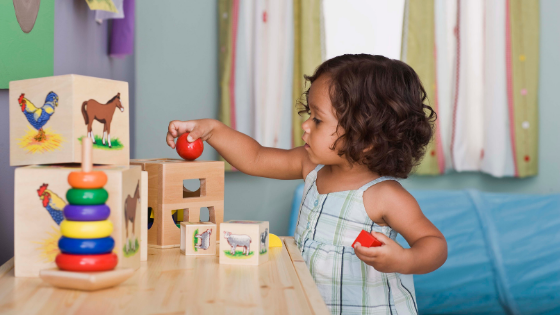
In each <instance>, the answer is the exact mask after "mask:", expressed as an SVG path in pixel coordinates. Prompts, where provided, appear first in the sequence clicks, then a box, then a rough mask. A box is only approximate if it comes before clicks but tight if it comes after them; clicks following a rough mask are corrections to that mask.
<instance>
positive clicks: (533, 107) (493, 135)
mask: <svg viewBox="0 0 560 315" xmlns="http://www.w3.org/2000/svg"><path fill="white" fill-rule="evenodd" d="M538 4H539V3H538V1H522V0H494V1H483V0H469V1H466V0H456V1H446V0H428V1H422V3H420V2H419V1H407V3H406V5H405V18H404V27H403V45H402V47H403V49H402V59H403V61H405V62H407V63H408V64H409V65H411V66H412V67H413V68H414V69H415V70H416V72H417V73H418V74H419V76H420V78H421V80H422V82H423V84H424V87H425V89H426V92H427V94H428V99H429V103H430V105H431V106H432V107H433V108H434V109H435V110H436V112H437V113H438V120H437V121H436V124H435V126H434V138H433V140H432V142H431V143H430V145H429V146H428V149H427V151H426V155H425V157H424V159H423V161H422V163H421V165H420V166H419V167H418V168H417V169H416V173H417V174H422V175H437V174H443V173H445V172H446V171H448V170H451V169H454V170H456V171H482V172H485V173H488V174H491V175H493V176H496V177H503V176H515V177H526V176H533V175H536V174H537V172H538V155H537V154H538V150H537V149H538V102H537V92H538V91H537V88H538V65H539V60H538V47H539V38H538V35H539V5H538Z"/></svg>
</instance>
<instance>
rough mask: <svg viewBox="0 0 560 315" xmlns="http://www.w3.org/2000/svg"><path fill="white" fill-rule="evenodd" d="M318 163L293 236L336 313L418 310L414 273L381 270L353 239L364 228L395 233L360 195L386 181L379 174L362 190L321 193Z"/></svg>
mask: <svg viewBox="0 0 560 315" xmlns="http://www.w3.org/2000/svg"><path fill="white" fill-rule="evenodd" d="M322 167H323V165H319V166H317V167H316V168H315V170H313V171H312V172H311V173H309V175H307V178H306V179H305V188H304V191H303V194H304V195H303V200H302V203H301V206H300V210H299V218H298V223H297V226H296V232H295V240H296V243H297V246H298V248H299V249H300V251H301V253H302V256H303V259H304V260H305V262H306V264H307V266H308V267H309V271H310V272H311V275H312V276H313V279H314V280H315V283H316V284H317V287H318V288H319V291H320V292H321V295H322V297H323V300H324V301H325V303H326V304H327V306H328V307H329V309H330V311H331V313H332V314H345V315H346V314H388V315H393V314H399V315H402V314H418V310H417V307H416V298H415V293H414V284H413V281H412V275H402V274H398V273H383V272H379V271H377V270H375V269H374V268H373V267H371V266H369V265H366V264H365V263H364V262H363V261H361V260H360V259H359V258H358V257H357V256H356V254H355V253H354V249H353V248H352V247H351V245H352V243H353V242H354V240H355V239H356V237H357V236H358V234H359V233H360V231H361V230H366V231H368V232H371V231H376V232H380V233H383V234H385V235H387V237H389V238H391V239H393V240H394V239H395V238H396V237H397V233H396V232H395V231H394V230H393V229H391V228H390V227H388V226H379V225H377V224H375V223H374V222H373V221H372V220H371V219H370V218H369V217H368V215H367V213H366V210H365V208H364V203H363V198H362V195H363V193H364V191H365V190H366V189H368V188H369V187H371V186H373V185H375V184H377V183H379V182H382V181H385V180H397V179H396V178H393V177H380V178H378V179H376V180H374V181H372V182H370V183H368V184H366V185H364V186H362V187H361V188H360V189H358V190H347V191H340V192H333V193H330V194H325V195H322V194H319V192H318V191H317V185H316V180H317V172H318V171H319V170H320V169H321V168H322Z"/></svg>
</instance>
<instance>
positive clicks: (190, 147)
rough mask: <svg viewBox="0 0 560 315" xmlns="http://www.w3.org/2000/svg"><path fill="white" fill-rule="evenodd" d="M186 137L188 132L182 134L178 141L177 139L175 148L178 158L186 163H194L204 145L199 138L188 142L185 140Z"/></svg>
mask: <svg viewBox="0 0 560 315" xmlns="http://www.w3.org/2000/svg"><path fill="white" fill-rule="evenodd" d="M188 136H189V133H188V132H187V133H184V134H182V135H181V136H180V137H179V139H177V143H176V144H175V148H176V149H177V153H178V154H179V156H180V157H182V158H183V159H185V160H188V161H194V160H196V159H198V157H199V156H200V155H201V154H202V151H204V144H203V143H202V140H200V138H198V139H196V140H195V141H194V142H189V141H188V140H187V137H188Z"/></svg>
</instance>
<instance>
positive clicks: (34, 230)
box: [14, 165, 146, 277]
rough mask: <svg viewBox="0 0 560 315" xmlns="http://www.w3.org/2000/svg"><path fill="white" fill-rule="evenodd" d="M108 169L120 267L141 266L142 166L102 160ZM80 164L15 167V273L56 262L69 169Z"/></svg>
mask: <svg viewBox="0 0 560 315" xmlns="http://www.w3.org/2000/svg"><path fill="white" fill-rule="evenodd" d="M93 170H94V171H104V172H105V173H106V174H107V178H108V181H107V184H106V185H105V187H104V188H105V189H106V190H107V192H108V193H109V199H107V202H106V204H107V206H109V208H110V209H111V214H110V216H109V220H110V221H111V222H112V224H113V232H112V234H111V236H112V237H113V239H114V240H115V247H114V249H113V252H114V253H116V254H117V256H118V259H119V263H118V265H117V267H118V268H119V267H120V268H132V269H137V268H139V267H140V242H141V239H140V235H141V226H140V221H141V219H140V215H141V210H140V207H141V203H142V202H141V198H146V196H142V195H140V193H141V192H142V187H141V185H142V181H141V168H140V167H138V166H128V165H125V166H98V167H94V168H93ZM72 171H79V168H77V167H66V166H55V165H52V166H25V167H20V168H17V169H16V171H15V202H14V204H15V207H14V221H15V225H14V257H15V266H14V268H15V276H16V277H38V276H39V271H40V270H42V269H48V268H55V267H56V264H55V263H54V260H55V257H56V255H57V254H58V253H59V249H58V240H59V238H60V236H61V234H60V226H59V225H60V223H61V222H62V220H63V216H62V210H63V208H64V206H65V205H66V204H67V203H68V202H67V200H66V192H67V190H68V189H69V188H70V185H69V184H68V180H67V178H68V174H69V173H70V172H72Z"/></svg>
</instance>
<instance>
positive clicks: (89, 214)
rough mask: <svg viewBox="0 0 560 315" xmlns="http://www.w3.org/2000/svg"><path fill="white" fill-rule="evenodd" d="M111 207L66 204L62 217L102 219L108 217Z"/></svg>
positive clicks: (84, 219) (67, 218)
mask: <svg viewBox="0 0 560 315" xmlns="http://www.w3.org/2000/svg"><path fill="white" fill-rule="evenodd" d="M110 214H111V209H109V206H107V205H70V204H68V205H66V206H65V207H64V217H65V218H66V220H68V221H103V220H107V218H109V215H110Z"/></svg>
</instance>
